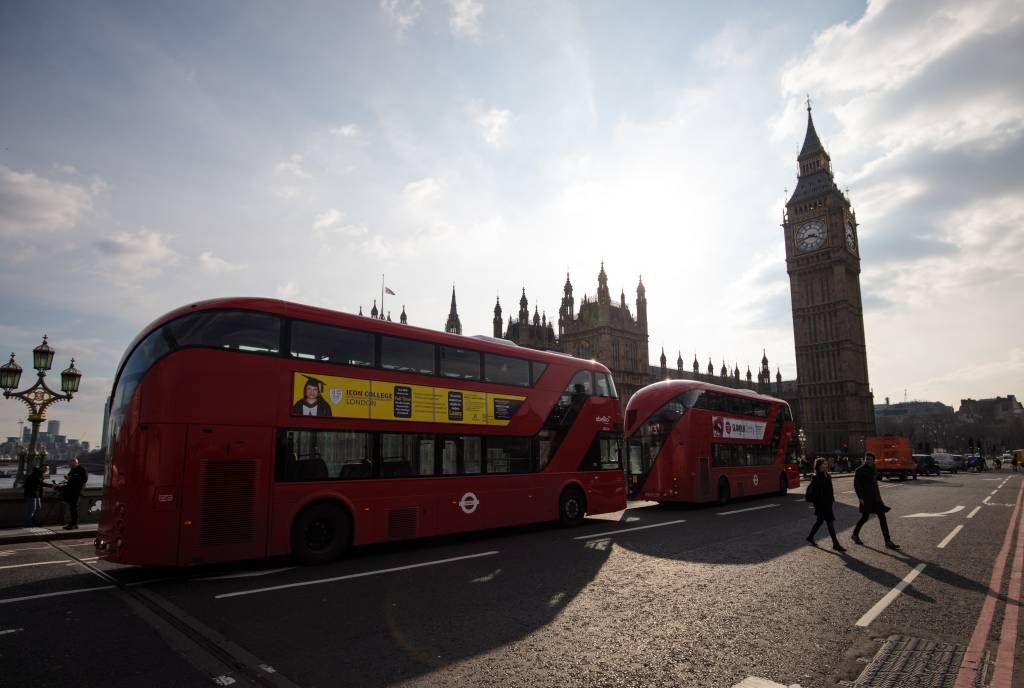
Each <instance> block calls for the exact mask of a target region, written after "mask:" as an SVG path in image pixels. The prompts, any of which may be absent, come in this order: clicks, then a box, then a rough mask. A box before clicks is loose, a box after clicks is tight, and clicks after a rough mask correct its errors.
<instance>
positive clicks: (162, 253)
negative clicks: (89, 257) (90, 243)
mask: <svg viewBox="0 0 1024 688" xmlns="http://www.w3.org/2000/svg"><path fill="white" fill-rule="evenodd" d="M169 239H170V237H169V236H168V235H166V234H161V233H159V232H152V231H147V230H143V231H139V232H117V233H114V234H110V235H108V236H105V237H103V238H102V239H100V240H99V241H97V242H96V244H95V246H96V249H97V251H99V253H100V255H101V256H103V257H104V258H105V259H108V260H111V261H113V262H114V263H116V264H117V266H118V267H119V269H120V270H122V271H124V272H130V273H139V272H143V271H152V272H159V271H160V270H161V269H162V268H163V267H166V266H169V265H173V264H175V263H177V262H178V258H179V257H178V254H177V253H176V252H175V251H174V250H173V249H172V248H171V247H170V246H169V245H168V240H169Z"/></svg>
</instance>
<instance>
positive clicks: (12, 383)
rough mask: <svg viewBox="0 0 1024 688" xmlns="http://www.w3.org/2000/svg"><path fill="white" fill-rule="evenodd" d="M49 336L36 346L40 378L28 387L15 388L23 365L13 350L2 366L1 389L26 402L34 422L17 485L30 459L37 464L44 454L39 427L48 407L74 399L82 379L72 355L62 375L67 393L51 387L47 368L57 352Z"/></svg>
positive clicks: (34, 356)
mask: <svg viewBox="0 0 1024 688" xmlns="http://www.w3.org/2000/svg"><path fill="white" fill-rule="evenodd" d="M46 339H47V337H46V335H43V343H42V344H40V345H39V346H37V347H36V348H34V349H32V367H33V368H35V369H36V371H37V376H38V379H37V380H36V383H35V384H34V385H32V386H31V387H29V388H28V389H24V390H22V391H20V392H13V391H11V390H13V389H14V388H15V387H17V386H18V383H19V382H20V381H21V366H20V365H18V364H17V363H16V362H15V361H14V354H13V353H12V354H11V360H9V361H8V362H7V363H5V364H4V365H2V366H0V388H2V389H3V390H4V398H6V399H18V400H19V401H23V402H24V403H25V405H26V406H28V411H29V413H28V422H30V423H31V424H32V441H31V442H30V444H29V448H28V455H27V456H26V455H24V454H22V455H19V457H18V474H17V475H16V476H15V478H14V487H19V486H20V485H21V484H22V482H23V481H24V479H25V468H26V466H25V464H26V459H27V460H29V461H32V462H33V464H34V463H35V461H36V460H37V458H38V457H39V456H40V453H39V450H38V443H39V426H40V425H41V424H42V422H43V421H44V420H46V409H47V408H48V407H49V406H50V404H53V403H55V402H58V401H71V397H73V396H74V395H75V393H76V392H78V385H79V384H80V383H81V381H82V371H80V370H79V369H78V368H76V367H75V359H73V358H72V359H71V365H70V366H68V367H67V368H66V369H64V370H63V371H61V374H60V389H61V392H63V394H59V393H57V392H54V391H53V390H52V389H50V388H49V387H48V386H47V384H46V380H45V378H46V371H47V370H49V369H50V368H51V367H52V365H53V356H54V354H55V353H56V352H55V351H54V350H53V347H51V346H50V345H49V344H48V343H47V342H46Z"/></svg>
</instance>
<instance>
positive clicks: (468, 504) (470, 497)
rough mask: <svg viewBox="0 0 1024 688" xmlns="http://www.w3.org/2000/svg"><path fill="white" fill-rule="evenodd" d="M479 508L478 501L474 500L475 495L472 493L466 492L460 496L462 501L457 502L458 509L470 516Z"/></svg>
mask: <svg viewBox="0 0 1024 688" xmlns="http://www.w3.org/2000/svg"><path fill="white" fill-rule="evenodd" d="M478 506H480V500H479V499H477V498H476V495H475V494H473V493H472V492H467V493H466V494H464V495H462V499H460V500H459V508H460V509H462V511H463V512H465V513H467V514H471V513H473V512H474V511H476V508H477V507H478Z"/></svg>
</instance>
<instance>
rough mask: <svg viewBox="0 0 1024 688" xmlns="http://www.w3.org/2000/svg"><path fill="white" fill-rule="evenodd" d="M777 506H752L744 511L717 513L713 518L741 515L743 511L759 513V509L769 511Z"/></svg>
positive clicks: (734, 510) (735, 510)
mask: <svg viewBox="0 0 1024 688" xmlns="http://www.w3.org/2000/svg"><path fill="white" fill-rule="evenodd" d="M776 506H779V505H778V504H764V505H762V506H752V507H748V508H746V509H733V510H732V511H719V512H718V513H717V514H715V516H731V515H732V514H742V513H743V512H745V511H759V510H761V509H771V508H772V507H776Z"/></svg>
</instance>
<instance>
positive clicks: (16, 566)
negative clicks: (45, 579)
mask: <svg viewBox="0 0 1024 688" xmlns="http://www.w3.org/2000/svg"><path fill="white" fill-rule="evenodd" d="M70 563H72V562H71V560H70V559H54V560H52V561H33V562H30V563H28V564H8V565H7V566H0V571H2V570H4V569H20V568H22V567H25V566H44V565H46V564H70Z"/></svg>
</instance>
